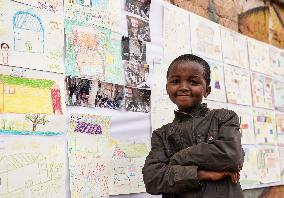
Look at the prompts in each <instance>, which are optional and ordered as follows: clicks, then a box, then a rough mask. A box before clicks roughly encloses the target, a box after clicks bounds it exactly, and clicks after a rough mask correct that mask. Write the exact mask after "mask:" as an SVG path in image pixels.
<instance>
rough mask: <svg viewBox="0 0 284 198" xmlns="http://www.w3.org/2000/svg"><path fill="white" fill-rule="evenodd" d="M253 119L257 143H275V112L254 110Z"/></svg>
mask: <svg viewBox="0 0 284 198" xmlns="http://www.w3.org/2000/svg"><path fill="white" fill-rule="evenodd" d="M253 119H254V134H255V140H256V143H257V144H272V145H275V144H276V128H275V114H274V113H273V112H271V111H267V110H254V112H253Z"/></svg>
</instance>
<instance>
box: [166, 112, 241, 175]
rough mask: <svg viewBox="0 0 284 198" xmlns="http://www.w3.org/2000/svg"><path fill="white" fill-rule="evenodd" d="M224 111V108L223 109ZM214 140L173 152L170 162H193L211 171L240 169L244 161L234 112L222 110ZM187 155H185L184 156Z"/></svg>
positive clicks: (188, 163) (182, 163)
mask: <svg viewBox="0 0 284 198" xmlns="http://www.w3.org/2000/svg"><path fill="white" fill-rule="evenodd" d="M223 111H224V110H223ZM223 111H221V112H222V113H223V115H224V114H225V116H223V118H222V119H221V120H220V123H219V127H218V135H217V138H216V140H213V141H212V142H211V141H210V143H204V142H202V143H199V144H197V145H194V146H190V147H188V148H185V149H183V150H181V151H179V152H177V153H175V154H174V155H173V156H172V158H171V160H170V164H178V165H182V166H185V165H190V164H195V165H197V166H198V167H199V169H204V170H212V171H233V172H237V171H240V170H241V168H242V165H243V161H244V159H243V158H244V152H243V149H242V146H241V133H240V131H239V126H240V124H239V119H238V116H237V114H236V113H235V112H233V111H228V110H226V111H227V112H223ZM184 156H187V157H184Z"/></svg>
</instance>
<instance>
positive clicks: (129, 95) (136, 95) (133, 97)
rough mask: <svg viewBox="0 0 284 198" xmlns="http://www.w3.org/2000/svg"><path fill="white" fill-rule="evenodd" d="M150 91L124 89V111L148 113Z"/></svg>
mask: <svg viewBox="0 0 284 198" xmlns="http://www.w3.org/2000/svg"><path fill="white" fill-rule="evenodd" d="M150 95H151V91H150V90H147V89H137V88H131V87H125V109H126V110H127V111H133V112H144V113H148V112H149V111H150Z"/></svg>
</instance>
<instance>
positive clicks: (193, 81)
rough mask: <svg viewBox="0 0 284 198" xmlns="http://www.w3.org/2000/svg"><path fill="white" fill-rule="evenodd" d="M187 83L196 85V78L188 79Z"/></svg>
mask: <svg viewBox="0 0 284 198" xmlns="http://www.w3.org/2000/svg"><path fill="white" fill-rule="evenodd" d="M189 83H190V84H191V85H197V84H198V82H197V81H196V80H190V81H189Z"/></svg>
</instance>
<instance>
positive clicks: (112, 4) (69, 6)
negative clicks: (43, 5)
mask: <svg viewBox="0 0 284 198" xmlns="http://www.w3.org/2000/svg"><path fill="white" fill-rule="evenodd" d="M64 8H65V18H66V19H67V20H69V21H72V23H73V24H74V25H75V24H76V25H83V26H86V27H96V26H101V27H104V28H107V29H111V30H113V31H115V32H121V2H120V1H118V0H80V1H74V0H64Z"/></svg>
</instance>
